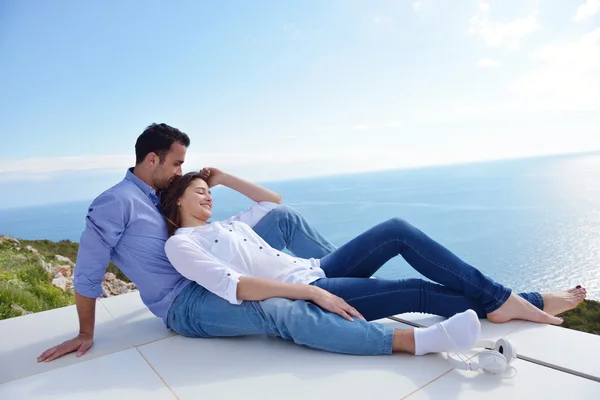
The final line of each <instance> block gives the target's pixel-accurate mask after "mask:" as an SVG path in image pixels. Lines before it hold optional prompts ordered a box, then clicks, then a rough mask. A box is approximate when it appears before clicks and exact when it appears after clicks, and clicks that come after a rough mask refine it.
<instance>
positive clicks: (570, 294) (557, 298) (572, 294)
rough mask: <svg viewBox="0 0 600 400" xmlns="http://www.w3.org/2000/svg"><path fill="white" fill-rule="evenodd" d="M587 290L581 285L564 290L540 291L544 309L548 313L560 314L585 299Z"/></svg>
mask: <svg viewBox="0 0 600 400" xmlns="http://www.w3.org/2000/svg"><path fill="white" fill-rule="evenodd" d="M586 296H587V291H586V290H585V289H584V288H582V287H576V288H573V289H569V290H565V291H563V292H548V293H542V298H543V299H544V311H545V312H547V313H548V314H550V315H558V314H562V313H564V312H565V311H569V310H572V309H574V308H575V307H577V306H578V305H579V303H581V302H582V301H583V300H585V298H586Z"/></svg>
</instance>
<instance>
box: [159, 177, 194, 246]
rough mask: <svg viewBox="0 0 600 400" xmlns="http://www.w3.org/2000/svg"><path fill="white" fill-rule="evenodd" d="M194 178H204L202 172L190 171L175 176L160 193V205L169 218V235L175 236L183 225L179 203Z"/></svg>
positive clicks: (167, 218) (165, 215) (166, 217)
mask: <svg viewBox="0 0 600 400" xmlns="http://www.w3.org/2000/svg"><path fill="white" fill-rule="evenodd" d="M194 179H202V176H201V175H200V172H188V173H187V174H185V175H183V176H180V177H178V178H175V179H174V180H173V182H171V184H170V185H169V187H168V188H167V189H165V190H164V191H163V192H162V193H161V194H160V207H161V208H162V212H163V215H164V217H165V219H166V220H167V228H168V231H169V237H171V236H173V235H174V234H175V231H176V230H177V229H179V228H180V227H181V215H180V213H179V208H180V207H179V205H177V203H178V202H179V198H180V197H181V196H183V193H184V192H185V190H186V189H187V188H188V186H189V185H190V183H191V182H192V181H193V180H194Z"/></svg>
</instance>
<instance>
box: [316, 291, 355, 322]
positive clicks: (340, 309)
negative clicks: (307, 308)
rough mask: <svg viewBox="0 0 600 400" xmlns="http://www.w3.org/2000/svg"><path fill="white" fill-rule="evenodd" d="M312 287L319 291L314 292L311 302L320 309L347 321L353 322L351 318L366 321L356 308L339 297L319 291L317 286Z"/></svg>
mask: <svg viewBox="0 0 600 400" xmlns="http://www.w3.org/2000/svg"><path fill="white" fill-rule="evenodd" d="M314 287H315V288H318V289H320V290H318V291H317V292H316V295H315V296H314V297H313V298H312V301H313V302H315V303H316V304H317V305H318V306H319V307H321V308H322V309H324V310H327V311H330V312H332V313H336V314H339V315H341V316H342V317H344V318H345V319H347V320H348V321H353V319H352V317H351V316H354V317H356V318H358V319H362V320H363V321H366V319H365V317H363V316H362V315H361V314H360V313H359V312H358V311H357V310H356V308H354V307H352V306H351V305H350V304H348V303H346V302H345V301H344V299H342V298H341V297H338V296H336V295H334V294H331V293H329V292H328V291H327V290H324V289H321V288H319V287H317V286H314Z"/></svg>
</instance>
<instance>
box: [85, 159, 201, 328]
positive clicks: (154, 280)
mask: <svg viewBox="0 0 600 400" xmlns="http://www.w3.org/2000/svg"><path fill="white" fill-rule="evenodd" d="M132 171H133V168H131V169H129V170H128V171H127V174H126V175H125V178H124V179H123V180H122V181H121V182H119V183H118V184H117V185H115V186H113V187H112V188H110V189H108V190H106V191H105V192H103V193H102V194H101V195H100V196H98V197H97V198H96V199H94V201H93V202H92V204H91V205H90V207H89V210H88V214H87V217H86V224H85V230H84V231H83V234H82V235H81V240H80V243H79V252H78V254H77V263H76V266H75V277H74V281H73V283H74V286H75V290H76V291H77V292H78V293H79V294H81V295H83V296H85V297H90V298H97V297H100V295H101V294H102V279H103V278H104V274H105V272H106V268H107V266H108V263H109V261H110V260H112V261H113V262H114V263H115V264H116V265H117V266H118V267H119V268H120V269H121V271H122V272H123V273H124V274H125V275H126V276H127V277H128V278H129V279H130V280H131V281H132V282H134V283H135V285H136V286H137V288H138V290H139V292H140V296H141V298H142V301H143V302H144V304H145V305H146V306H147V307H148V308H149V309H150V311H152V313H154V314H155V315H156V316H158V317H160V318H162V319H163V321H164V322H165V324H166V323H167V312H168V310H169V307H170V306H171V303H172V302H173V300H174V299H175V298H176V297H177V295H178V294H179V293H180V292H181V290H182V289H183V288H184V287H185V286H186V285H187V284H189V283H190V281H189V280H187V279H186V278H184V277H183V276H182V275H181V274H180V273H179V272H177V270H175V268H174V267H173V266H172V265H171V263H170V262H169V260H168V259H167V256H166V254H165V250H164V249H165V242H166V240H167V239H168V234H167V225H166V223H165V220H164V218H163V216H162V214H161V213H160V211H159V210H158V208H157V204H156V203H157V197H156V193H155V191H154V189H153V188H152V187H150V186H149V185H147V184H145V183H144V182H142V181H141V180H140V179H139V178H138V177H137V176H135V175H134V174H133V172H132Z"/></svg>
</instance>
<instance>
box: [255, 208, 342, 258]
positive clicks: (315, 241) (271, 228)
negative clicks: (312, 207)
mask: <svg viewBox="0 0 600 400" xmlns="http://www.w3.org/2000/svg"><path fill="white" fill-rule="evenodd" d="M252 229H254V232H256V233H257V234H258V235H259V236H260V237H261V238H263V240H264V241H265V242H267V243H269V245H270V246H271V247H273V248H274V249H277V250H283V249H284V248H287V249H288V250H289V251H290V252H292V253H293V254H294V256H296V257H300V258H323V257H325V256H326V255H328V254H329V253H331V252H332V251H334V250H335V249H336V247H335V246H334V245H333V244H332V243H331V242H330V241H329V240H327V238H325V236H323V235H322V234H321V233H320V232H319V231H317V230H316V229H315V228H313V227H312V225H311V224H309V223H308V221H306V219H304V217H303V216H302V215H301V214H300V213H299V212H297V211H296V210H294V209H293V208H291V207H289V206H286V205H281V206H279V207H277V208H275V209H274V210H272V211H271V212H269V213H268V214H267V215H265V216H264V217H263V218H262V219H261V220H260V221H259V222H258V223H257V224H256V225H255V226H254V227H253V228H252Z"/></svg>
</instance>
